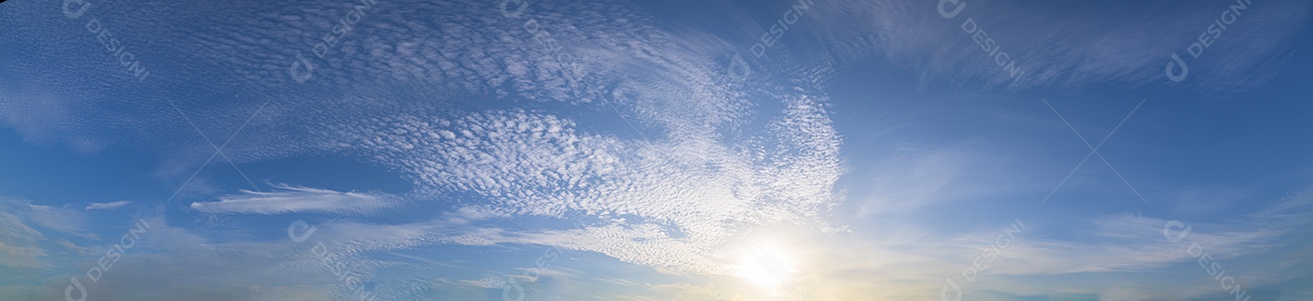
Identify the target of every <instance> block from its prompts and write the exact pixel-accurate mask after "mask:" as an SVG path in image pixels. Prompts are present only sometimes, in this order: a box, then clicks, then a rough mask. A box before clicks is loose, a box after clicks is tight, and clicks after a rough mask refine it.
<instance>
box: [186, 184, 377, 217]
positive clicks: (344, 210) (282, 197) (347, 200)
mask: <svg viewBox="0 0 1313 301" xmlns="http://www.w3.org/2000/svg"><path fill="white" fill-rule="evenodd" d="M396 203H397V197H395V196H393V195H390V194H384V193H361V192H354V191H352V192H339V191H333V190H327V189H317V188H308V187H299V186H289V185H278V186H276V187H275V191H270V192H257V191H249V190H242V193H240V194H233V195H226V196H221V197H219V201H218V202H197V203H192V204H191V208H192V209H196V210H197V211H200V212H205V213H219V214H284V213H298V212H317V213H335V214H364V213H370V212H373V211H376V210H379V209H383V208H388V207H391V206H393V205H395V204H396Z"/></svg>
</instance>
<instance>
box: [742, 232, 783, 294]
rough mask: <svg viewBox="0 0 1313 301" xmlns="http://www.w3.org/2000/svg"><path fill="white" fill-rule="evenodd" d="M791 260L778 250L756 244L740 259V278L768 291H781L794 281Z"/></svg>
mask: <svg viewBox="0 0 1313 301" xmlns="http://www.w3.org/2000/svg"><path fill="white" fill-rule="evenodd" d="M793 273H794V270H793V265H792V262H791V258H789V257H788V256H787V255H786V254H785V253H784V252H782V251H781V250H780V249H778V248H774V247H772V246H769V245H766V244H763V243H756V244H753V245H752V246H750V247H748V249H747V250H745V252H743V254H742V255H741V256H740V258H739V271H738V276H739V278H743V279H744V280H747V281H748V282H749V283H752V284H755V285H758V286H761V287H763V288H768V289H779V288H781V287H782V286H783V285H784V284H787V283H788V282H790V281H792V279H793Z"/></svg>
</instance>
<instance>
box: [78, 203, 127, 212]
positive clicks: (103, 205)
mask: <svg viewBox="0 0 1313 301" xmlns="http://www.w3.org/2000/svg"><path fill="white" fill-rule="evenodd" d="M127 204H132V201H117V202H109V203H91V205H87V208H86V210H101V209H114V208H118V207H123V205H127Z"/></svg>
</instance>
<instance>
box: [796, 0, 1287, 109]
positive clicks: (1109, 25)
mask: <svg viewBox="0 0 1313 301" xmlns="http://www.w3.org/2000/svg"><path fill="white" fill-rule="evenodd" d="M1240 2H1245V1H1219V2H1190V3H1166V2H1164V3H1156V4H1147V3H1131V2H1124V3H1084V4H1053V3H1042V2H1000V1H961V2H960V3H966V4H964V6H965V7H964V8H963V9H962V11H961V12H959V13H958V14H957V15H955V16H953V18H951V19H950V18H944V17H942V16H941V15H940V12H939V11H938V9H939V8H938V7H939V5H940V4H941V3H940V2H937V1H936V2H920V1H905V0H880V1H844V2H843V3H834V2H826V3H825V4H821V3H817V4H816V5H815V6H816V8H815V10H816V11H817V13H816V14H812V15H808V16H807V17H808V18H809V19H808V20H806V22H808V23H807V24H812V25H809V26H807V27H803V28H799V30H801V31H808V32H810V33H812V34H814V35H815V36H818V37H820V40H821V43H823V44H824V45H828V47H829V51H830V52H831V53H834V54H836V56H838V57H839V58H840V59H841V60H866V59H882V60H888V61H892V62H893V63H896V64H901V65H907V66H910V68H911V69H912V71H913V72H916V73H918V74H917V75H919V76H920V80H921V83H922V87H921V88H922V89H923V90H925V88H926V87H927V86H928V85H929V84H936V83H948V84H960V83H972V84H973V85H980V86H982V87H983V88H993V87H998V88H1004V89H1008V90H1021V89H1042V88H1050V89H1062V90H1069V89H1082V88H1088V87H1091V86H1094V85H1097V84H1100V83H1117V84H1123V85H1128V86H1138V85H1144V84H1152V85H1173V84H1175V83H1173V82H1171V81H1169V80H1168V78H1167V77H1166V76H1165V75H1164V69H1165V68H1166V66H1167V64H1168V62H1170V61H1171V55H1172V54H1173V53H1176V54H1178V55H1180V56H1182V57H1186V56H1189V53H1187V51H1186V48H1187V47H1189V46H1190V44H1191V43H1194V42H1197V40H1198V39H1199V37H1200V34H1203V33H1204V32H1205V31H1206V30H1207V29H1208V26H1209V24H1211V23H1212V22H1213V21H1214V20H1217V19H1218V17H1219V14H1220V13H1221V12H1222V11H1224V10H1227V9H1228V5H1236V4H1237V3H1240ZM954 3H958V2H953V3H945V4H943V6H944V9H945V10H950V11H951V10H952V9H953V8H954V7H955V6H956V5H955V4H954ZM1246 7H1247V8H1246V9H1243V10H1241V14H1240V16H1239V18H1237V20H1236V21H1235V24H1233V25H1230V26H1227V27H1228V28H1227V29H1226V30H1225V31H1224V32H1225V33H1224V34H1223V35H1222V36H1220V37H1218V38H1217V39H1216V40H1215V43H1213V44H1212V45H1211V47H1208V49H1207V51H1205V52H1204V53H1203V55H1201V56H1199V58H1198V59H1197V60H1195V59H1190V61H1189V67H1190V74H1189V76H1188V78H1187V79H1186V80H1185V81H1183V82H1182V83H1181V84H1182V86H1184V87H1187V88H1189V89H1194V90H1199V91H1202V92H1211V93H1221V92H1226V93H1235V92H1239V91H1245V90H1249V89H1253V88H1256V87H1258V86H1259V85H1261V84H1263V83H1265V82H1267V81H1268V80H1270V79H1272V78H1273V77H1274V76H1275V75H1276V74H1277V73H1278V71H1279V70H1280V68H1281V67H1282V66H1283V65H1284V64H1285V63H1286V61H1287V59H1288V58H1289V56H1290V54H1291V53H1293V52H1292V51H1293V48H1291V46H1290V43H1291V42H1293V38H1294V37H1295V35H1297V34H1298V33H1299V32H1300V30H1301V29H1302V28H1304V27H1306V26H1305V22H1304V20H1308V18H1309V16H1310V13H1311V12H1313V6H1311V5H1310V4H1309V3H1308V2H1301V1H1276V2H1253V3H1252V4H1251V5H1246ZM1164 16H1168V17H1164ZM968 18H969V19H971V20H972V21H973V22H974V23H975V24H976V25H975V27H976V28H978V29H980V30H983V31H984V32H983V33H977V34H978V35H979V36H978V37H979V39H980V40H981V41H984V40H985V39H986V38H988V39H992V40H993V43H991V46H997V47H995V48H997V49H999V50H998V52H987V51H984V50H982V47H983V46H982V45H978V44H977V42H976V41H974V40H973V39H975V37H973V35H972V34H970V33H968V32H964V30H963V29H962V27H963V26H967V28H968V29H971V28H972V27H971V25H963V23H965V22H967V21H966V20H968ZM854 24H860V25H856V26H855V25H854ZM1145 28H1153V30H1147V31H1146V30H1144V29H1145ZM790 34H792V32H790ZM995 53H1006V54H1007V55H1008V57H1007V58H1006V60H1004V62H1005V63H1006V62H1008V61H1012V62H1015V66H1017V67H1019V68H1020V69H1021V70H1023V71H1024V74H1023V75H1021V76H1019V77H1017V78H1014V77H1011V76H1009V74H1008V72H1006V71H1004V70H1003V68H1001V67H1000V66H999V64H998V63H997V61H998V60H997V58H998V57H991V56H990V55H991V54H995Z"/></svg>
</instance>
